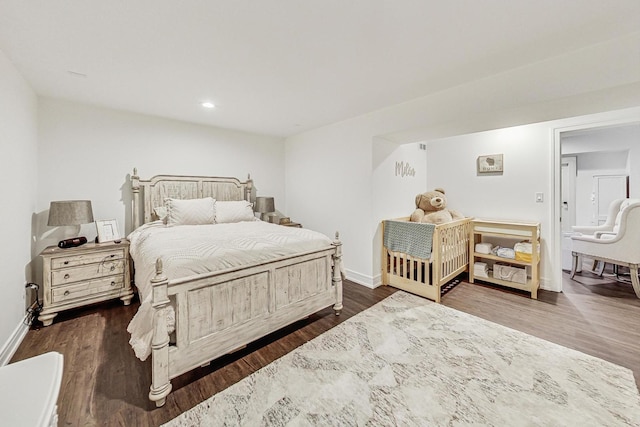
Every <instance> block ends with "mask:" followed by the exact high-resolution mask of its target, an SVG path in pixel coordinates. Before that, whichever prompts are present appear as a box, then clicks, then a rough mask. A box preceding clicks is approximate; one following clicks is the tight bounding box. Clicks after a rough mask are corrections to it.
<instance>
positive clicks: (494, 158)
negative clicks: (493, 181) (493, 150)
mask: <svg viewBox="0 0 640 427" xmlns="http://www.w3.org/2000/svg"><path fill="white" fill-rule="evenodd" d="M477 167H478V169H477V170H478V174H500V173H502V172H504V169H503V159H502V154H489V155H486V156H478V165H477Z"/></svg>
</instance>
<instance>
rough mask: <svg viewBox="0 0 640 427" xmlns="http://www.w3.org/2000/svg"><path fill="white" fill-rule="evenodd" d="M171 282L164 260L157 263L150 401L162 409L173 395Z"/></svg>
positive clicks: (153, 303) (153, 291)
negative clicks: (169, 319)
mask: <svg viewBox="0 0 640 427" xmlns="http://www.w3.org/2000/svg"><path fill="white" fill-rule="evenodd" d="M168 285H169V280H168V279H167V277H166V276H165V275H164V274H163V273H162V260H161V259H160V258H158V260H157V261H156V275H155V277H154V278H153V279H151V286H152V289H153V290H152V299H151V301H152V303H151V305H152V307H153V338H152V340H151V387H150V391H149V399H150V400H152V401H154V402H156V406H157V407H160V406H162V405H164V404H165V402H166V398H167V395H168V394H169V393H171V382H170V381H169V332H168V330H167V313H166V311H167V305H168V304H169V303H170V301H169V296H168Z"/></svg>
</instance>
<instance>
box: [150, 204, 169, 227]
mask: <svg viewBox="0 0 640 427" xmlns="http://www.w3.org/2000/svg"><path fill="white" fill-rule="evenodd" d="M153 213H154V214H155V215H156V218H157V219H159V220H161V221H162V222H164V223H166V222H167V207H166V206H156V207H155V208H153Z"/></svg>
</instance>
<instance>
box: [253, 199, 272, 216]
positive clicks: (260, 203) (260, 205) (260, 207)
mask: <svg viewBox="0 0 640 427" xmlns="http://www.w3.org/2000/svg"><path fill="white" fill-rule="evenodd" d="M255 211H256V212H260V213H268V212H275V211H276V206H275V202H274V200H273V197H256V208H255Z"/></svg>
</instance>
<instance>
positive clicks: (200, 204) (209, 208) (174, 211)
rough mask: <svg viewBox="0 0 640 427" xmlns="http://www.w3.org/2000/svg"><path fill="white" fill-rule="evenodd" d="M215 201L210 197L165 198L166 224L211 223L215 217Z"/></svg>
mask: <svg viewBox="0 0 640 427" xmlns="http://www.w3.org/2000/svg"><path fill="white" fill-rule="evenodd" d="M215 203H216V201H215V199H213V198H212V197H205V198H204V199H185V200H180V199H165V200H164V204H165V206H166V207H167V221H166V222H167V225H168V226H172V225H202V224H213V223H214V222H215V218H216V204H215Z"/></svg>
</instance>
